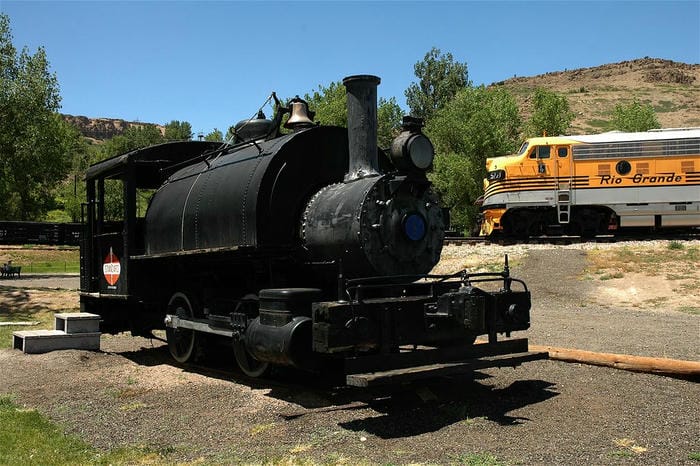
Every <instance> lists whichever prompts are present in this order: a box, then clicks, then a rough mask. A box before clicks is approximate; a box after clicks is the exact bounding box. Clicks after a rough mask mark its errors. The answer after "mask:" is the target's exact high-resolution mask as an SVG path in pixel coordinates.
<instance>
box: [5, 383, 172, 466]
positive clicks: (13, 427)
mask: <svg viewBox="0 0 700 466" xmlns="http://www.w3.org/2000/svg"><path fill="white" fill-rule="evenodd" d="M0 464H41V465H47V466H49V465H64V464H166V458H165V457H164V456H163V454H162V453H161V452H155V451H152V450H149V449H147V448H144V447H140V446H133V447H123V448H119V449H115V450H112V451H110V452H106V453H105V452H101V451H99V450H97V449H95V448H93V447H91V446H90V445H88V444H87V443H85V442H84V441H82V440H80V439H79V438H77V437H75V436H72V435H66V434H65V433H63V432H62V431H61V429H60V428H59V427H58V426H56V425H55V424H53V423H51V422H50V421H49V420H48V419H47V418H46V417H44V416H43V415H41V414H40V413H38V412H37V411H36V410H33V409H23V408H20V407H19V406H17V405H16V404H15V403H14V401H13V399H12V397H10V396H8V395H2V396H0Z"/></svg>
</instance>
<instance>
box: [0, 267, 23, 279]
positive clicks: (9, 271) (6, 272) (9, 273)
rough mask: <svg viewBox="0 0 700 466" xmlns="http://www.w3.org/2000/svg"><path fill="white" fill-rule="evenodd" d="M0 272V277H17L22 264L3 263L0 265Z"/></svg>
mask: <svg viewBox="0 0 700 466" xmlns="http://www.w3.org/2000/svg"><path fill="white" fill-rule="evenodd" d="M0 272H1V276H2V278H15V277H17V278H19V277H20V274H21V272H22V266H15V265H7V264H5V265H3V266H2V267H0Z"/></svg>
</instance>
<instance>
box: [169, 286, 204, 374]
mask: <svg viewBox="0 0 700 466" xmlns="http://www.w3.org/2000/svg"><path fill="white" fill-rule="evenodd" d="M168 314H172V315H176V316H178V317H180V318H183V319H188V318H192V317H194V307H193V305H192V301H191V300H190V299H189V298H188V297H187V295H186V294H184V293H180V292H177V293H175V294H173V295H172V297H171V298H170V301H169V302H168ZM165 336H166V339H167V340H168V349H169V350H170V354H171V355H172V356H173V359H175V360H176V361H177V362H179V363H186V362H189V361H191V360H192V359H194V353H195V347H196V339H197V335H196V332H195V331H194V330H192V329H189V328H182V327H178V328H171V327H166V329H165Z"/></svg>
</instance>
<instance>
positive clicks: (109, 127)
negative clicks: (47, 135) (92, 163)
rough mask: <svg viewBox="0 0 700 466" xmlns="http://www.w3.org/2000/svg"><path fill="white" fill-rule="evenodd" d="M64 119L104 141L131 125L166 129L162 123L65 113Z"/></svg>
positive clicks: (92, 137) (87, 134) (84, 132)
mask: <svg viewBox="0 0 700 466" xmlns="http://www.w3.org/2000/svg"><path fill="white" fill-rule="evenodd" d="M63 119H64V120H65V121H67V122H68V123H71V124H72V125H73V126H75V127H76V128H78V130H79V131H80V132H81V133H82V135H83V136H85V137H86V138H88V139H91V140H94V141H104V140H106V139H110V138H112V137H114V136H118V135H120V134H122V133H124V131H126V130H127V129H128V128H130V127H137V128H141V127H143V126H155V127H157V128H158V129H160V131H161V132H163V131H164V130H165V128H164V127H163V126H162V125H157V124H154V123H142V122H137V121H126V120H120V119H113V118H88V117H85V116H74V115H63Z"/></svg>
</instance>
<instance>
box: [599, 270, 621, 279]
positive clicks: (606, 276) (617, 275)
mask: <svg viewBox="0 0 700 466" xmlns="http://www.w3.org/2000/svg"><path fill="white" fill-rule="evenodd" d="M624 276H625V274H624V273H622V272H612V273H603V274H602V275H601V276H600V277H599V279H600V280H612V279H613V278H622V277H624Z"/></svg>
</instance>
